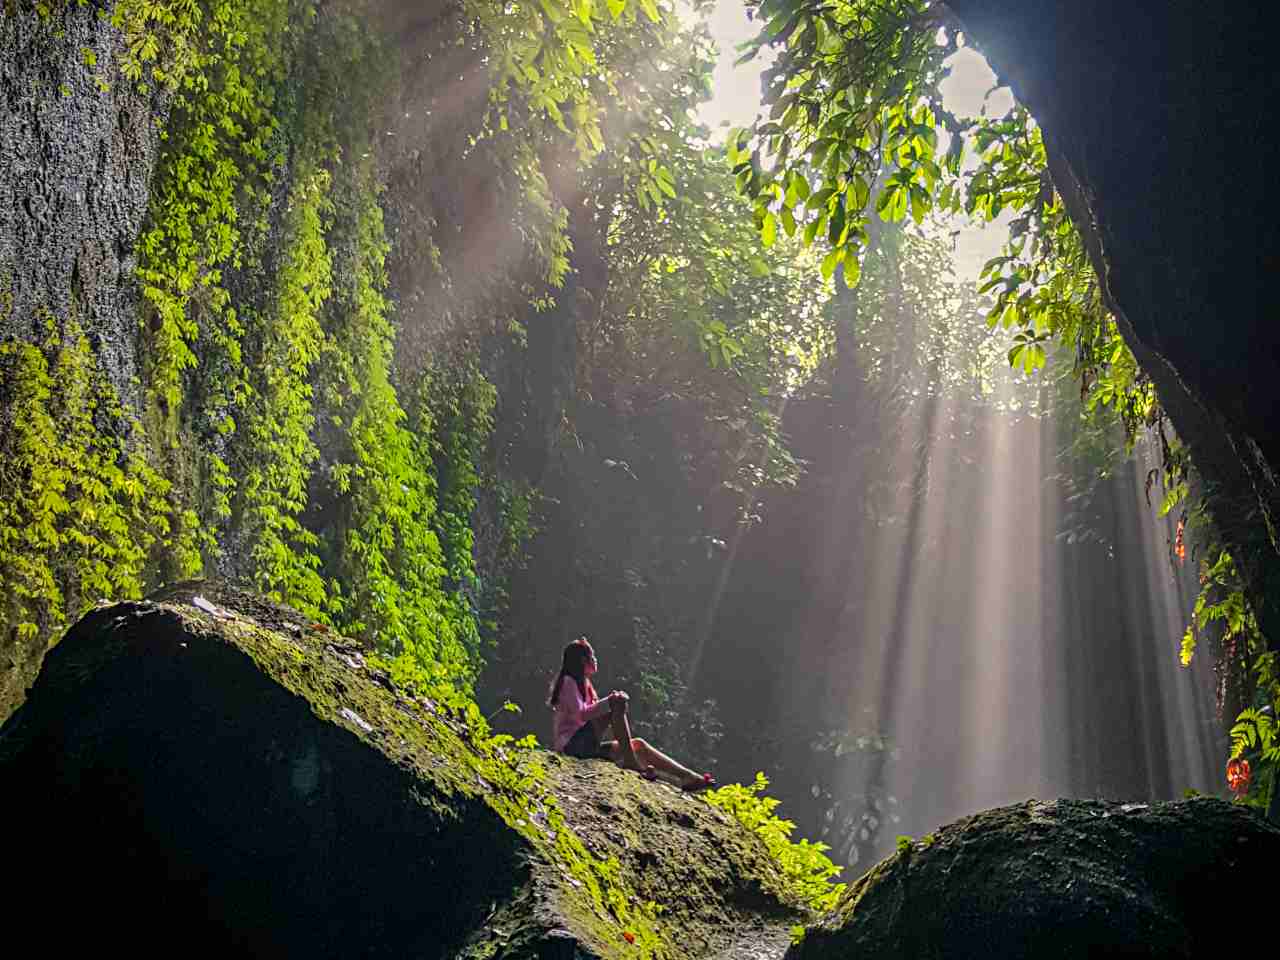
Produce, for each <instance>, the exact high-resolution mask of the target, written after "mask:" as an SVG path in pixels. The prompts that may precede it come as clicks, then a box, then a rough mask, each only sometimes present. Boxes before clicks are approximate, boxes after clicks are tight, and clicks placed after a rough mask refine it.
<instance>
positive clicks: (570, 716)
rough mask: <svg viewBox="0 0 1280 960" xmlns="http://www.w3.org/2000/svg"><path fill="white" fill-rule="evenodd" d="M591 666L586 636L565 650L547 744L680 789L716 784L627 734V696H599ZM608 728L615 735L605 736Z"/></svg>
mask: <svg viewBox="0 0 1280 960" xmlns="http://www.w3.org/2000/svg"><path fill="white" fill-rule="evenodd" d="M596 667H597V664H596V655H595V651H594V650H592V649H591V644H589V643H587V638H586V637H579V638H578V639H577V640H575V641H573V643H571V644H569V645H568V646H567V647H565V648H564V662H563V664H562V665H561V667H560V673H559V675H558V676H557V677H556V680H555V683H553V684H552V685H551V700H550V703H551V708H552V709H553V710H554V711H555V719H554V722H553V727H552V740H551V742H552V745H553V746H554V747H555V749H556V751H557V752H558V753H564V754H567V755H569V756H571V757H579V758H581V759H583V760H590V759H599V760H612V761H613V762H614V763H616V764H617V765H618V766H620V767H622V768H623V769H624V770H635V771H636V772H638V773H640V774H641V775H642V776H644V777H645V778H646V779H649V780H652V779H655V778H656V777H658V776H661V777H663V779H666V780H670V781H672V782H674V783H676V784H677V785H678V786H679V787H681V788H682V789H684V790H689V791H694V790H705V789H707V788H708V787H713V786H715V779H714V778H713V777H712V776H711V774H709V773H702V774H699V773H694V772H693V771H692V770H690V769H689V768H688V767H686V766H684V765H682V764H679V763H677V762H676V761H674V760H672V759H671V758H670V757H668V756H667V755H666V754H665V753H663V752H662V751H661V750H657V749H655V748H654V747H652V746H650V745H649V744H648V743H647V742H646V741H644V740H642V739H641V738H640V737H633V736H631V723H630V720H629V719H628V716H627V702H628V700H629V699H630V698H629V697H628V696H627V695H626V694H625V693H624V692H622V691H621V690H614V691H613V692H612V693H610V694H609V695H608V696H607V697H605V698H604V699H603V700H601V699H599V698H598V697H597V696H596V690H595V687H593V686H592V685H591V675H592V674H593V673H595V672H596ZM610 729H612V731H613V735H614V737H615V739H613V740H605V739H604V735H605V732H606V731H608V730H610Z"/></svg>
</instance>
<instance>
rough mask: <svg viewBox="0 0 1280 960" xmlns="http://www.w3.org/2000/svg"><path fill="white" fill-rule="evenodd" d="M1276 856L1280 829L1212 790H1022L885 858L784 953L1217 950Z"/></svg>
mask: <svg viewBox="0 0 1280 960" xmlns="http://www.w3.org/2000/svg"><path fill="white" fill-rule="evenodd" d="M1278 861H1280V829H1278V828H1276V827H1274V826H1272V825H1270V824H1268V823H1267V822H1266V821H1265V820H1263V819H1262V818H1261V817H1259V816H1256V815H1255V814H1254V813H1252V812H1251V811H1248V810H1246V809H1245V808H1242V807H1236V806H1232V805H1230V804H1227V803H1224V802H1222V801H1220V800H1212V799H1208V798H1201V799H1195V800H1189V801H1185V802H1181V803H1168V804H1158V805H1154V806H1148V805H1146V804H1117V803H1107V802H1103V801H1074V800H1059V801H1056V802H1053V803H1041V802H1039V801H1035V800H1032V801H1028V802H1026V803H1023V804H1019V805H1017V806H1011V807H1002V808H999V809H995V810H989V811H986V812H984V813H980V814H978V815H976V816H973V817H968V818H966V819H964V820H960V821H957V822H956V823H953V824H951V825H949V826H946V827H943V828H942V829H941V830H939V831H938V832H937V833H936V834H933V835H930V836H929V837H926V838H925V839H924V840H922V841H919V842H916V843H913V844H911V845H910V846H909V847H904V848H903V849H902V850H900V851H899V852H898V853H897V854H896V855H895V856H892V857H890V858H888V859H886V860H884V861H883V862H881V863H880V864H879V865H878V866H877V867H875V868H874V869H873V870H871V871H869V872H868V873H867V874H865V875H864V876H863V877H862V879H860V880H859V881H858V882H857V883H856V884H854V885H853V886H852V887H851V888H850V890H849V891H848V893H847V894H846V896H845V899H844V901H843V903H842V904H841V906H840V908H839V909H837V910H836V911H835V912H833V913H832V915H831V916H829V917H827V918H825V920H824V921H823V922H822V923H821V924H819V925H817V926H815V927H814V928H812V929H810V930H809V931H808V933H807V934H806V936H805V938H804V940H803V942H802V943H800V944H799V945H798V946H796V947H794V948H793V949H792V951H791V952H790V953H789V954H788V960H828V958H831V960H834V958H841V960H845V958H848V960H852V958H855V957H874V958H876V960H890V958H898V957H902V958H906V957H911V958H917V960H919V958H930V957H947V958H948V960H963V958H967V957H973V958H979V957H980V958H983V960H992V958H999V957H1009V958H1014V957H1027V958H1031V957H1036V958H1047V957H1131V958H1138V957H1166V958H1169V957H1221V956H1226V955H1228V953H1229V952H1230V951H1231V950H1233V949H1234V948H1235V946H1236V945H1237V936H1238V930H1239V924H1240V923H1241V922H1242V921H1243V922H1249V921H1246V920H1245V919H1244V918H1258V917H1262V916H1266V913H1265V912H1264V911H1265V907H1266V904H1267V903H1268V902H1273V901H1274V894H1273V892H1272V891H1274V889H1275V887H1274V881H1275V864H1276V863H1277V862H1278Z"/></svg>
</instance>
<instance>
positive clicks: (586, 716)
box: [551, 677, 609, 753]
mask: <svg viewBox="0 0 1280 960" xmlns="http://www.w3.org/2000/svg"><path fill="white" fill-rule="evenodd" d="M608 712H609V701H608V700H595V699H592V700H588V699H587V698H586V697H584V696H583V695H582V691H581V690H579V689H578V681H576V680H574V679H573V677H564V678H562V679H561V681H560V696H559V697H558V698H557V699H556V706H555V713H554V714H552V719H551V745H552V747H553V748H554V749H555V751H556V753H563V752H564V747H565V744H566V743H568V742H569V739H570V738H571V737H572V736H573V735H574V734H575V733H577V732H578V730H579V729H581V727H582V725H583V724H584V723H586V722H588V721H589V720H594V719H595V718H596V717H603V716H604V715H605V714H607V713H608Z"/></svg>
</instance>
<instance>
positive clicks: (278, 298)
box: [235, 168, 333, 617]
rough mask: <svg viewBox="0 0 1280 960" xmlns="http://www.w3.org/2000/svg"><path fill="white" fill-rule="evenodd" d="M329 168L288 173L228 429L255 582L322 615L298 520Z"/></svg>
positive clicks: (307, 536)
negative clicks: (280, 221) (270, 296)
mask: <svg viewBox="0 0 1280 960" xmlns="http://www.w3.org/2000/svg"><path fill="white" fill-rule="evenodd" d="M330 187H331V177H330V176H329V174H328V172H327V171H325V170H323V169H313V168H303V169H301V170H299V171H298V172H297V173H296V174H295V181H294V186H293V189H292V191H291V193H290V197H289V203H288V211H287V213H286V217H285V224H284V228H283V247H284V253H283V255H282V257H281V262H280V265H279V272H278V276H277V280H276V290H275V302H274V303H272V304H270V305H269V307H268V308H267V310H265V311H260V312H259V311H247V312H246V316H245V326H246V346H247V348H248V350H249V357H250V363H249V364H248V365H247V369H246V374H245V379H246V383H245V399H244V402H243V406H244V412H243V414H242V416H241V418H240V426H239V430H238V432H237V436H236V438H235V448H236V449H237V452H238V453H239V457H238V458H237V459H240V460H242V462H243V467H242V470H241V472H240V473H239V476H240V480H239V484H238V487H237V491H236V501H237V503H236V505H237V507H238V509H237V510H236V511H235V512H236V516H237V521H238V522H237V524H236V526H237V528H238V529H239V531H240V535H241V536H242V537H243V538H244V541H245V545H246V547H247V549H248V564H249V567H250V569H251V570H252V571H253V578H254V582H255V584H256V585H257V587H258V589H260V590H262V591H263V593H264V594H265V595H266V596H268V597H270V598H271V599H273V600H278V601H282V602H285V603H288V604H290V605H292V606H295V607H297V608H298V609H299V610H302V611H304V612H306V613H308V614H309V615H311V616H313V617H323V616H324V614H323V613H322V610H323V607H324V604H325V584H324V581H323V579H322V578H321V576H320V574H319V572H318V571H317V567H318V566H319V564H320V558H319V556H318V555H317V554H316V553H315V547H316V546H317V545H318V543H319V539H318V538H317V536H316V534H315V533H314V532H313V531H311V530H308V529H307V528H306V527H304V526H303V524H302V514H303V511H304V510H305V508H306V504H307V487H308V482H309V479H310V472H311V468H312V465H313V464H314V462H315V460H316V458H317V457H318V456H319V453H320V451H319V448H318V447H317V446H316V444H315V442H314V440H313V439H312V433H313V429H314V426H315V414H314V412H313V404H312V393H313V391H312V386H311V379H310V378H311V372H312V368H313V366H314V365H315V363H316V361H317V360H318V359H319V357H320V354H321V351H322V349H323V347H324V331H323V329H322V327H321V322H320V321H321V311H322V310H323V308H324V306H325V304H326V303H327V302H328V299H329V296H330V293H331V288H332V255H331V253H330V251H329V249H328V247H327V245H326V242H325V233H326V228H327V226H328V221H329V220H330V219H331V218H332V215H333V203H332V201H331V200H330V198H329V195H328V194H329V189H330Z"/></svg>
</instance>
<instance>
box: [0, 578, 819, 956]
mask: <svg viewBox="0 0 1280 960" xmlns="http://www.w3.org/2000/svg"><path fill="white" fill-rule="evenodd" d="M364 657H365V655H364V653H363V652H362V651H361V649H360V648H359V646H358V645H357V644H356V643H354V642H353V641H350V640H347V639H344V638H342V637H340V636H338V635H337V634H335V633H332V632H330V631H327V630H324V629H320V628H317V625H313V624H311V623H309V622H307V621H306V620H305V619H302V618H300V617H299V616H298V615H297V614H295V613H293V612H291V611H288V610H286V609H283V608H279V607H276V606H274V605H271V604H268V603H264V602H262V601H260V600H257V599H255V598H253V597H251V596H249V595H246V594H242V593H238V592H235V591H232V590H229V589H225V588H215V587H214V586H213V585H211V584H203V585H188V586H185V587H182V588H178V589H176V590H172V591H169V592H168V593H166V594H164V595H162V596H160V597H157V598H155V599H153V600H151V601H147V602H139V603H122V604H116V605H111V606H103V607H101V608H99V609H96V610H94V611H92V612H91V613H89V614H88V615H87V616H86V617H85V618H84V619H83V620H81V621H80V623H79V624H77V625H76V627H75V628H74V629H72V630H71V631H70V633H69V634H68V635H67V636H66V638H65V639H64V640H63V641H62V642H61V643H60V644H59V645H58V647H57V648H56V649H54V650H53V651H52V652H51V653H50V654H49V656H48V658H47V659H46V662H45V665H44V667H43V670H42V672H41V674H40V677H39V679H38V681H37V683H36V684H35V686H34V687H33V689H32V690H31V691H30V695H29V698H28V700H27V702H26V704H25V705H24V706H23V707H22V708H21V709H20V710H19V711H18V712H17V713H16V714H15V715H14V716H13V717H12V718H11V719H10V720H9V722H8V723H7V724H6V725H5V726H4V727H3V728H0V783H2V784H3V788H2V789H0V823H3V825H4V826H3V830H4V841H3V849H4V854H5V855H4V858H3V862H4V866H5V873H6V880H7V881H8V883H7V884H6V886H7V887H8V889H9V890H10V891H11V892H10V893H9V894H6V898H5V913H6V915H7V916H9V917H11V918H21V926H22V927H23V928H24V929H26V930H27V931H28V932H35V931H39V936H40V937H41V939H42V941H43V943H44V944H45V945H46V947H53V948H54V949H55V952H57V953H58V954H60V955H65V954H67V953H69V952H70V951H71V950H73V949H76V950H79V949H84V950H90V949H91V950H93V951H94V952H95V953H97V952H101V951H102V950H104V949H109V948H116V949H120V948H125V949H128V950H129V952H130V953H131V954H133V955H135V956H157V955H161V954H163V955H166V956H167V955H169V954H189V953H191V952H193V951H194V952H196V953H198V954H212V953H217V954H220V955H223V956H228V955H253V956H273V957H290V956H296V957H307V958H319V957H352V956H387V957H408V956H413V957H428V958H429V957H445V956H449V957H453V956H462V957H477V958H480V957H483V958H495V957H507V956H521V957H525V956H540V957H579V956H581V957H642V956H669V957H702V956H724V957H738V956H745V955H749V951H747V950H746V947H747V946H753V945H758V944H766V945H770V946H771V948H772V951H773V955H774V956H779V955H780V954H781V952H782V950H783V949H785V946H786V942H787V936H788V929H789V927H790V926H791V925H792V924H794V923H796V922H798V921H799V920H800V919H801V911H800V910H799V908H798V906H797V904H796V903H795V902H794V901H792V900H790V899H789V897H788V895H787V894H786V893H785V892H784V881H783V879H782V876H781V874H780V872H779V868H778V866H777V864H776V862H775V861H774V860H773V859H772V858H771V857H770V856H769V854H768V852H767V850H766V849H765V847H764V844H763V843H762V842H761V841H760V840H759V838H757V837H756V836H755V835H754V834H752V833H750V832H748V831H747V830H745V829H744V828H742V827H741V825H740V824H738V822H737V821H735V820H733V819H731V818H730V817H728V816H727V815H725V814H723V813H722V812H720V811H719V810H716V809H714V808H713V807H711V806H710V805H708V804H707V803H705V802H704V801H703V800H702V799H700V798H697V797H693V796H689V795H686V794H683V793H681V792H679V791H677V790H675V789H673V788H671V787H668V786H665V785H661V784H650V783H646V782H644V781H643V780H641V779H640V778H639V777H636V776H634V775H632V774H626V773H623V772H622V771H620V770H617V769H616V768H614V767H613V766H611V765H609V764H606V763H601V762H597V761H585V762H584V761H569V760H565V759H563V758H559V757H555V756H551V755H548V754H546V753H545V752H543V751H541V750H536V749H528V748H521V747H518V746H517V745H514V744H511V743H506V744H499V745H496V746H495V745H493V744H492V743H490V742H487V741H481V740H480V739H479V738H477V737H476V736H475V735H474V734H473V733H472V732H471V731H472V728H471V727H469V726H468V724H467V723H466V722H465V720H464V719H463V718H462V716H461V715H460V714H459V712H458V711H457V710H456V709H451V708H450V707H448V706H446V705H444V704H441V703H436V702H433V701H431V700H430V699H428V698H424V697H412V696H409V695H407V694H405V693H403V692H399V691H397V690H396V689H394V688H393V687H392V685H391V684H390V683H389V682H388V681H387V678H386V677H385V676H384V675H383V674H382V673H380V671H378V670H377V669H375V668H373V667H371V666H370V665H369V664H368V663H366V661H365V658H364Z"/></svg>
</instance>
